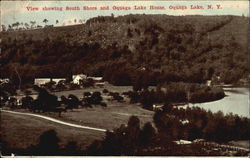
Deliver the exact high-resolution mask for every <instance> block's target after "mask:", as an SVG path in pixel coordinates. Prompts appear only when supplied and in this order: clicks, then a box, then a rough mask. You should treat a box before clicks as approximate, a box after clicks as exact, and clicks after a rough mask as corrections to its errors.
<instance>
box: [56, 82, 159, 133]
mask: <svg viewBox="0 0 250 158" xmlns="http://www.w3.org/2000/svg"><path fill="white" fill-rule="evenodd" d="M103 89H107V90H108V91H110V92H118V93H120V95H121V93H122V92H127V91H129V90H132V86H112V85H110V84H105V86H104V87H103V88H98V87H96V88H85V89H80V90H72V91H62V92H55V93H54V94H55V95H57V96H58V97H60V96H61V95H64V96H68V95H69V94H74V95H76V96H77V97H78V98H81V97H82V96H83V92H87V91H88V92H95V91H99V92H102V91H103ZM102 97H103V101H104V102H106V103H107V106H108V107H106V108H103V107H100V106H98V105H97V106H94V107H93V108H85V109H83V108H81V109H74V110H73V111H70V110H68V111H67V112H66V113H63V114H62V118H59V119H63V120H65V121H73V122H75V123H78V124H82V125H87V126H91V127H97V128H105V129H109V130H112V129H113V128H116V127H119V126H120V125H121V124H126V123H127V122H128V119H129V117H130V116H132V115H135V116H138V117H139V118H140V120H141V125H143V124H144V123H146V122H148V121H149V122H152V116H153V114H154V112H152V111H148V110H145V109H143V108H141V107H140V106H139V105H137V104H130V103H129V99H128V98H127V97H124V98H125V99H124V100H125V101H124V102H121V103H120V102H117V101H110V100H108V98H110V97H109V96H108V95H107V94H103V93H102Z"/></svg>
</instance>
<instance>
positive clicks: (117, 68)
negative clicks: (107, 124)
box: [0, 15, 249, 85]
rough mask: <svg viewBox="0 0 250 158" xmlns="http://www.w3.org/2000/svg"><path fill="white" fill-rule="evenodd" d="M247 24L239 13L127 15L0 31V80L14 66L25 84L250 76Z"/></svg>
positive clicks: (12, 71)
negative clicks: (77, 78)
mask: <svg viewBox="0 0 250 158" xmlns="http://www.w3.org/2000/svg"><path fill="white" fill-rule="evenodd" d="M239 26H240V27H241V29H239ZM248 27H249V19H248V18H245V17H236V16H179V17H176V16H167V15H126V16H121V17H116V18H115V17H96V18H92V19H90V20H88V21H87V22H86V24H83V25H75V26H65V27H54V28H53V27H52V28H50V27H47V28H43V29H37V30H26V31H12V32H1V37H3V38H2V43H1V48H2V56H1V60H0V62H1V67H2V68H1V77H10V76H11V78H12V79H13V80H15V78H16V75H15V74H16V73H15V69H16V70H17V71H18V72H20V75H21V76H22V78H23V80H24V81H27V82H28V81H29V80H30V79H32V78H35V77H66V76H70V75H71V74H72V73H74V74H76V73H82V72H84V73H87V74H90V75H96V76H104V78H105V79H106V80H108V81H110V82H111V83H114V84H117V85H119V84H120V85H128V84H131V82H134V80H135V78H138V76H141V75H144V78H147V80H148V82H150V83H152V84H156V83H159V82H163V81H184V82H199V83H200V82H204V81H205V80H207V79H211V77H213V76H215V75H219V76H220V77H221V79H222V81H224V82H226V83H234V82H237V81H238V80H239V79H240V78H244V77H246V76H247V71H248V66H247V65H248V64H247V62H248V61H247V58H246V56H247V55H248V53H247V51H248V50H247V41H248V39H247V34H248ZM142 70H147V71H142ZM145 72H146V73H145ZM145 76H146V77H145ZM121 78H123V79H122V80H121Z"/></svg>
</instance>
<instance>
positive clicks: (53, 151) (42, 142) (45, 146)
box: [35, 130, 60, 156]
mask: <svg viewBox="0 0 250 158" xmlns="http://www.w3.org/2000/svg"><path fill="white" fill-rule="evenodd" d="M59 142H60V139H59V138H58V137H57V133H56V131H54V130H48V131H45V132H44V133H43V134H42V135H41V136H40V139H39V144H38V145H37V146H36V147H35V148H36V153H35V154H36V155H40V154H41V155H46V156H48V155H49V156H52V155H58V153H59V144H58V143H59Z"/></svg>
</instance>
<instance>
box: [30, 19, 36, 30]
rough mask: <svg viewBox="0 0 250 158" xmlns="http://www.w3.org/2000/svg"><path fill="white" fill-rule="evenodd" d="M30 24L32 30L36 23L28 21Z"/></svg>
mask: <svg viewBox="0 0 250 158" xmlns="http://www.w3.org/2000/svg"><path fill="white" fill-rule="evenodd" d="M30 24H31V29H33V28H34V25H35V24H36V22H35V21H30Z"/></svg>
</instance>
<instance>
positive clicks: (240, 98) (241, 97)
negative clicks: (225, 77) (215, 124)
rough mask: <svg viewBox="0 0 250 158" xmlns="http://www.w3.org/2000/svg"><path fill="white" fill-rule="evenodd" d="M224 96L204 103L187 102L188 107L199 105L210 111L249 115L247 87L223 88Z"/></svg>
mask: <svg viewBox="0 0 250 158" xmlns="http://www.w3.org/2000/svg"><path fill="white" fill-rule="evenodd" d="M223 89H224V91H225V94H226V97H225V98H223V99H221V100H217V101H213V102H206V103H198V104H189V105H188V106H189V107H193V106H199V107H201V108H204V109H206V110H210V111H212V112H218V111H222V112H223V113H224V114H228V113H233V114H237V115H239V116H244V117H250V114H249V110H250V109H249V88H235V87H231V88H223Z"/></svg>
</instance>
